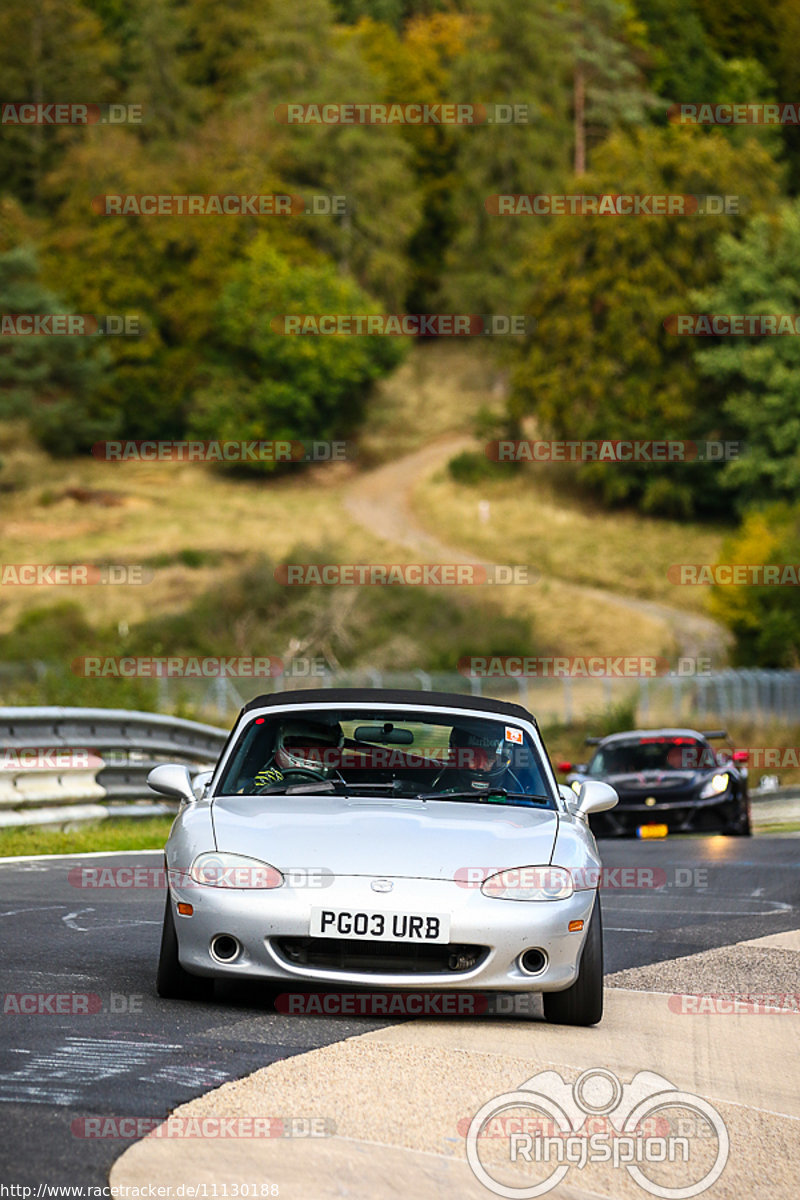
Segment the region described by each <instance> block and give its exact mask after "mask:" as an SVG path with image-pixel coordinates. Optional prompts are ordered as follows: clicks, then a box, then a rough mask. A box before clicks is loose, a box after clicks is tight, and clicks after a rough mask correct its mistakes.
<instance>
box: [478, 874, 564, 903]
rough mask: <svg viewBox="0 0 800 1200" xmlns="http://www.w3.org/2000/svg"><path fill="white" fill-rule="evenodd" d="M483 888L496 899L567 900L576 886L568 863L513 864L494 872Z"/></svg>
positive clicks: (483, 890)
mask: <svg viewBox="0 0 800 1200" xmlns="http://www.w3.org/2000/svg"><path fill="white" fill-rule="evenodd" d="M481 891H482V892H483V894H484V896H492V897H494V899H495V900H567V899H568V898H569V897H570V896H571V895H572V893H573V891H574V888H573V886H572V876H571V875H570V873H569V871H567V870H566V868H565V867H511V868H510V869H509V870H507V871H500V872H499V874H497V875H491V876H490V877H489V878H488V879H487V880H486V881H485V882H484V884H483V886H482V887H481Z"/></svg>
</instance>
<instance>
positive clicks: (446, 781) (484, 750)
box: [433, 724, 511, 792]
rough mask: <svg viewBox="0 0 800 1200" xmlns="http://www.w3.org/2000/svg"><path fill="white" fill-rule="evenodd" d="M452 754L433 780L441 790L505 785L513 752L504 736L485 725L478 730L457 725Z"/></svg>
mask: <svg viewBox="0 0 800 1200" xmlns="http://www.w3.org/2000/svg"><path fill="white" fill-rule="evenodd" d="M449 742H450V755H449V760H448V762H447V763H446V764H445V765H444V766H443V767H442V770H441V771H440V772H439V774H438V775H437V777H436V779H435V780H434V782H433V788H441V790H442V791H445V790H453V791H471V790H474V791H476V792H478V791H486V790H487V788H488V789H490V790H491V788H493V787H497V788H499V787H506V786H509V787H510V786H511V785H508V784H507V783H506V782H505V780H506V776H507V773H508V771H509V768H510V766H511V752H510V748H509V747H508V746H507V745H506V743H505V740H504V739H503V738H502V737H499V736H497V735H496V734H495V733H494V731H493V729H492V727H491V726H489V725H486V724H484V725H483V727H482V728H480V729H476V728H475V727H469V726H464V725H454V726H453V728H452V729H451V730H450V739H449Z"/></svg>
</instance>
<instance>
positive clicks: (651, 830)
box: [636, 825, 669, 838]
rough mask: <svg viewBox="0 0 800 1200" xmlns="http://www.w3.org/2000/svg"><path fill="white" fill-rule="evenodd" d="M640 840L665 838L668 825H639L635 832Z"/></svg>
mask: <svg viewBox="0 0 800 1200" xmlns="http://www.w3.org/2000/svg"><path fill="white" fill-rule="evenodd" d="M636 833H637V836H638V837H640V838H665V837H666V836H667V834H668V833H669V826H668V825H640V826H639V828H638V829H637V830H636Z"/></svg>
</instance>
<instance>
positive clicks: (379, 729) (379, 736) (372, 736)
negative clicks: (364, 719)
mask: <svg viewBox="0 0 800 1200" xmlns="http://www.w3.org/2000/svg"><path fill="white" fill-rule="evenodd" d="M353 737H354V738H355V739H356V741H357V742H380V743H381V744H382V745H386V746H410V745H411V744H412V742H413V741H414V735H413V733H412V732H411V730H410V729H395V728H394V727H393V726H390V728H389V729H386V728H385V727H384V726H383V725H359V726H358V728H357V729H354V730H353Z"/></svg>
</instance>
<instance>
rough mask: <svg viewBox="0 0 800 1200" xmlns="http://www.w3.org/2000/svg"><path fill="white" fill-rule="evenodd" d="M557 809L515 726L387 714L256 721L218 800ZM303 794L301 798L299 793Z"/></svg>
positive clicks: (367, 711) (442, 714)
mask: <svg viewBox="0 0 800 1200" xmlns="http://www.w3.org/2000/svg"><path fill="white" fill-rule="evenodd" d="M315 782H316V783H317V784H320V785H322V786H320V788H319V791H320V792H321V793H329V792H334V791H335V792H340V793H345V792H346V793H348V794H352V795H360V794H365V793H366V794H370V793H374V795H375V796H376V797H386V798H387V800H391V799H392V798H396V797H397V796H415V797H421V798H424V799H426V800H433V801H435V800H437V799H439V798H441V799H442V800H445V799H448V798H451V799H456V798H457V799H463V800H474V801H475V802H476V803H480V802H493V803H504V804H523V805H532V804H535V805H537V806H539V807H543V806H544V807H548V808H554V807H555V806H556V805H555V798H554V796H553V792H552V788H551V786H550V784H549V783H548V776H547V773H546V769H545V767H544V764H543V762H542V756H541V753H540V751H539V750H538V748H537V746H536V745H535V743H534V742H533V741H532V740H531V738H530V736H529V735H528V733H527V732H526V731H525V730H524V729H523V728H522V727H521V726H520V725H519V724H516V723H515V722H514V721H513V719H507V720H506V719H499V720H498V719H486V718H480V717H469V716H466V715H464V716H459V715H457V714H454V713H451V712H447V711H446V710H440V711H436V710H434V711H427V710H420V711H417V710H415V711H414V712H413V713H411V712H406V711H395V710H389V709H384V708H377V709H372V708H360V709H313V710H305V711H299V710H295V711H292V712H283V713H277V714H275V715H274V716H272V715H264V716H260V715H257V716H256V717H255V718H254V719H252V720H251V721H250V722H249V723H248V725H247V727H246V729H245V730H244V731H243V733H242V735H241V737H240V738H239V741H238V743H237V745H236V747H235V749H234V751H233V753H232V755H231V757H230V759H229V761H228V764H227V766H226V768H225V771H224V773H223V775H222V777H221V780H220V785H219V787H218V788H217V789H215V790H216V794H217V795H241V794H244V795H256V794H258V795H264V796H268V795H271V794H272V795H276V794H277V795H280V794H302V793H306V794H307V793H308V792H309V791H313V790H314V788H313V784H314V783H315ZM295 789H296V790H295Z"/></svg>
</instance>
